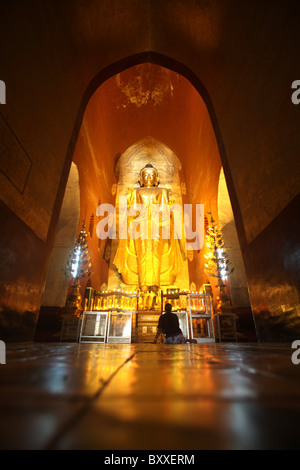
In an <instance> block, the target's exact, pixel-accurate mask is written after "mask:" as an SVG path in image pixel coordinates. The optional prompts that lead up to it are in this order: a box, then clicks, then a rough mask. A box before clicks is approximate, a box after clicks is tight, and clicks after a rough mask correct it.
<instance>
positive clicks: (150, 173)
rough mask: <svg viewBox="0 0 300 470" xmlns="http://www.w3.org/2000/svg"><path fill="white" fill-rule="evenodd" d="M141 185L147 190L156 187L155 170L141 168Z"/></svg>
mask: <svg viewBox="0 0 300 470" xmlns="http://www.w3.org/2000/svg"><path fill="white" fill-rule="evenodd" d="M141 183H142V184H143V185H144V186H147V187H148V188H149V187H150V186H156V183H157V171H156V169H155V168H143V170H142V171H141Z"/></svg>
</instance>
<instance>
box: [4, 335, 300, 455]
mask: <svg viewBox="0 0 300 470" xmlns="http://www.w3.org/2000/svg"><path fill="white" fill-rule="evenodd" d="M292 352H293V350H292V349H291V345H290V344H257V343H221V344H220V343H216V344H184V345H176V346H175V345H162V344H157V345H154V344H146V343H144V344H143V343H142V344H127V345H126V344H122V345H113V344H106V345H103V344H102V345H97V344H74V343H73V344H72V343H45V344H41V343H33V344H11V345H7V354H6V364H2V365H0V448H1V449H53V450H56V449H57V450H60V449H71V450H72V449H105V450H114V449H115V450H124V449H136V450H139V449H143V450H147V449H149V450H170V449H172V450H191V449H192V450H198V449H199V450H201V449H206V450H210V449H299V447H300V430H299V429H300V428H299V422H300V364H299V365H295V364H293V363H292V361H291V355H292Z"/></svg>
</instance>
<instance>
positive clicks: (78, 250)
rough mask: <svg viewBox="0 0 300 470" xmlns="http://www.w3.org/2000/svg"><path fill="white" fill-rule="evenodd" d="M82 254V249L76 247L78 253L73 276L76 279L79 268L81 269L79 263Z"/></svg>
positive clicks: (73, 266) (72, 271)
mask: <svg viewBox="0 0 300 470" xmlns="http://www.w3.org/2000/svg"><path fill="white" fill-rule="evenodd" d="M80 253H81V247H80V246H77V247H76V253H75V261H74V263H72V270H71V273H72V276H73V277H74V278H75V277H76V276H77V274H78V268H79V261H80Z"/></svg>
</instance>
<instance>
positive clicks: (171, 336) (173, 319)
mask: <svg viewBox="0 0 300 470" xmlns="http://www.w3.org/2000/svg"><path fill="white" fill-rule="evenodd" d="M165 312H166V313H164V314H162V315H161V316H160V317H159V320H158V325H157V333H156V336H155V338H154V343H156V342H157V339H158V337H159V335H161V334H164V335H165V340H164V343H166V344H183V343H186V342H187V340H186V338H185V337H184V336H183V334H182V331H181V329H180V327H179V320H178V317H177V315H176V313H172V305H171V304H166V305H165Z"/></svg>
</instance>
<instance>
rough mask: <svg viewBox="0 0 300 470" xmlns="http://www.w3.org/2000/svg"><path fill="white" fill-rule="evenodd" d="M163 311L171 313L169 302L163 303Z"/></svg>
mask: <svg viewBox="0 0 300 470" xmlns="http://www.w3.org/2000/svg"><path fill="white" fill-rule="evenodd" d="M165 312H166V313H171V312H172V305H171V304H166V305H165Z"/></svg>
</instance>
